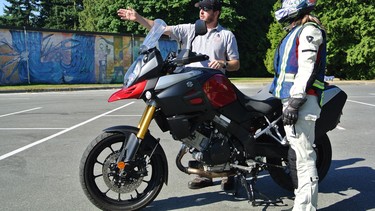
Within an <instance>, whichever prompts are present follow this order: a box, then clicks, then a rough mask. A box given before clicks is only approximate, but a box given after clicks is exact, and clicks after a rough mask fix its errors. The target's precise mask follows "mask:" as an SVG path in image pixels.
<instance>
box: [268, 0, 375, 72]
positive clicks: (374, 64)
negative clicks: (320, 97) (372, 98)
mask: <svg viewBox="0 0 375 211" xmlns="http://www.w3.org/2000/svg"><path fill="white" fill-rule="evenodd" d="M279 6H280V3H279V2H278V3H276V4H275V6H274V10H275V9H276V8H278V7H279ZM315 14H316V15H317V17H319V18H320V20H321V21H322V23H323V25H324V26H325V28H326V31H327V47H328V52H327V53H328V55H327V75H334V76H335V77H338V78H343V79H373V78H374V77H375V36H374V35H375V3H374V2H373V1H367V0H342V1H333V0H326V1H324V3H320V4H319V3H318V5H317V8H316V10H315ZM280 29H281V25H280V24H277V23H276V21H275V22H274V23H273V24H271V26H270V30H269V32H268V34H267V37H268V39H269V40H270V42H271V48H269V49H268V51H267V56H266V59H265V65H266V67H267V70H268V71H269V72H273V55H274V51H275V49H276V47H277V44H278V42H279V41H280V40H281V38H282V37H283V36H281V34H282V33H280Z"/></svg>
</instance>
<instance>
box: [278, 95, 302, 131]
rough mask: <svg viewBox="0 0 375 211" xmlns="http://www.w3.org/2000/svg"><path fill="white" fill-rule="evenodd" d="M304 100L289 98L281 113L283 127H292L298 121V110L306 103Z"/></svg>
mask: <svg viewBox="0 0 375 211" xmlns="http://www.w3.org/2000/svg"><path fill="white" fill-rule="evenodd" d="M306 100H307V99H306V98H289V100H288V105H287V107H286V108H285V109H284V111H283V123H284V125H294V124H295V123H296V122H297V119H298V109H299V108H300V107H301V106H302V105H303V104H304V103H305V102H306Z"/></svg>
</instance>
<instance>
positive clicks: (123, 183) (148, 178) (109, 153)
mask: <svg viewBox="0 0 375 211" xmlns="http://www.w3.org/2000/svg"><path fill="white" fill-rule="evenodd" d="M131 133H134V131H129V132H128V133H127V131H126V133H109V132H104V133H102V134H101V135H99V136H98V137H97V138H96V139H94V140H93V141H92V142H91V144H90V145H89V146H88V147H87V149H86V151H85V152H84V154H83V156H82V159H81V163H80V168H79V171H80V174H79V177H80V182H81V186H82V189H83V191H84V193H85V194H86V196H87V197H88V198H89V200H90V201H91V202H92V203H93V204H94V205H95V206H97V207H98V208H100V209H102V210H139V209H141V208H143V207H145V206H147V205H148V204H149V203H151V202H152V201H153V200H154V199H155V198H156V196H157V195H158V194H159V192H160V190H161V189H162V187H163V183H164V182H165V181H164V180H165V175H164V174H165V172H164V169H163V163H162V162H163V159H162V156H159V155H160V154H159V155H158V153H160V151H159V152H157V151H158V150H153V149H152V148H150V147H142V145H141V146H140V148H139V150H138V152H137V154H136V158H135V163H134V164H133V167H132V169H131V170H130V171H127V172H128V173H127V174H126V175H121V176H119V173H118V168H117V162H116V161H117V158H118V156H119V154H120V151H121V148H122V146H126V142H127V140H128V137H129V135H130V134H131ZM124 140H125V141H124ZM144 141H147V140H144ZM123 144H124V145H123ZM162 153H164V151H162ZM151 154H153V155H152V157H151V158H150V155H151Z"/></svg>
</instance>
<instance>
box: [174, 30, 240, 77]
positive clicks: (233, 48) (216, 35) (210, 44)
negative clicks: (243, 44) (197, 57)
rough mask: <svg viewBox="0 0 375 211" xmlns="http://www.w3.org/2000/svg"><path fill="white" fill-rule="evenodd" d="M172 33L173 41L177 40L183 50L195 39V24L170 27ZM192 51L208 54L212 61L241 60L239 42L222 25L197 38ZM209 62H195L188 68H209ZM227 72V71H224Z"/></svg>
mask: <svg viewBox="0 0 375 211" xmlns="http://www.w3.org/2000/svg"><path fill="white" fill-rule="evenodd" d="M170 27H171V30H172V33H171V36H170V37H171V39H173V40H176V41H177V42H178V43H179V44H180V45H181V49H186V48H188V47H189V45H188V43H190V42H191V40H192V39H193V38H194V34H195V26H194V24H179V25H175V26H170ZM192 51H194V52H196V53H201V54H206V55H208V56H209V57H210V59H209V60H210V61H212V60H226V61H229V60H239V58H240V56H239V53H238V47H237V40H236V37H235V36H234V34H233V33H232V32H231V31H229V30H227V29H225V28H223V27H222V26H221V25H220V24H218V26H217V27H216V28H214V29H212V30H210V31H208V32H207V33H206V34H205V35H203V36H197V37H196V38H195V40H194V42H193V47H192ZM208 62H209V61H203V62H195V63H192V64H189V65H187V66H194V67H208ZM222 71H223V72H225V70H222Z"/></svg>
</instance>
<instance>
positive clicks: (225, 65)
mask: <svg viewBox="0 0 375 211" xmlns="http://www.w3.org/2000/svg"><path fill="white" fill-rule="evenodd" d="M227 67H228V61H225V62H224V65H223V68H224V69H226V68H227Z"/></svg>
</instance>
